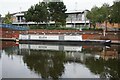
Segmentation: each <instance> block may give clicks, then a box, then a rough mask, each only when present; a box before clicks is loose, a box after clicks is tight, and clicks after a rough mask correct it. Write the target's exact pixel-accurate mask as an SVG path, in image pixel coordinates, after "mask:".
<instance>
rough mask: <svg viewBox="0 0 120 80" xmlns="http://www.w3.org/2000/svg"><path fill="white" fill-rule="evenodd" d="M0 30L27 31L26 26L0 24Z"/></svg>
mask: <svg viewBox="0 0 120 80" xmlns="http://www.w3.org/2000/svg"><path fill="white" fill-rule="evenodd" d="M0 28H8V29H13V30H29V28H28V27H27V26H15V25H11V24H0Z"/></svg>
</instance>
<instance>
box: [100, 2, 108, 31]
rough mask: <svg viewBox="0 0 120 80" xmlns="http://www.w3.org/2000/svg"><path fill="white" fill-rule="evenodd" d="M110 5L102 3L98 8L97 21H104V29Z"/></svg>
mask: <svg viewBox="0 0 120 80" xmlns="http://www.w3.org/2000/svg"><path fill="white" fill-rule="evenodd" d="M109 12H110V7H109V4H106V3H104V4H103V6H102V7H100V9H99V14H98V22H99V23H104V22H105V28H106V29H105V30H107V23H108V21H109V15H110V13H109Z"/></svg>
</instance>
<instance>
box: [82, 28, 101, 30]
mask: <svg viewBox="0 0 120 80" xmlns="http://www.w3.org/2000/svg"><path fill="white" fill-rule="evenodd" d="M82 30H103V29H102V28H88V27H86V28H82Z"/></svg>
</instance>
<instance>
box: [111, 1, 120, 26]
mask: <svg viewBox="0 0 120 80" xmlns="http://www.w3.org/2000/svg"><path fill="white" fill-rule="evenodd" d="M110 22H111V23H118V27H120V0H116V1H115V2H114V4H113V5H112V6H111V13H110Z"/></svg>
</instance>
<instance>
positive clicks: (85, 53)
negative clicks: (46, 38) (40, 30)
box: [2, 44, 120, 79]
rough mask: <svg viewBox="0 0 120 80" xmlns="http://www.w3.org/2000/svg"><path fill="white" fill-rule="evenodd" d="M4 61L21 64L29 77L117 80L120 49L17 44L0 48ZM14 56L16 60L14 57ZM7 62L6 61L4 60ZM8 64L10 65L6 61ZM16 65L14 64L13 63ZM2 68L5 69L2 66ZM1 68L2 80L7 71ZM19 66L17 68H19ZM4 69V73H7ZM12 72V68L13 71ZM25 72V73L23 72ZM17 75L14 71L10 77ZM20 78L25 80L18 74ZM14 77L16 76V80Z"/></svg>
mask: <svg viewBox="0 0 120 80" xmlns="http://www.w3.org/2000/svg"><path fill="white" fill-rule="evenodd" d="M3 51H4V53H3V56H2V57H3V58H6V56H8V57H7V58H10V59H12V60H13V61H14V60H16V61H15V62H17V64H19V65H21V63H19V62H18V60H17V59H18V56H20V60H21V61H22V65H23V66H21V67H23V68H24V67H25V69H21V71H23V73H24V74H25V75H27V74H28V73H32V74H29V76H27V77H28V78H29V77H31V75H32V77H36V78H44V79H47V78H52V79H58V78H120V74H119V73H120V69H119V68H118V67H119V66H120V64H119V54H118V53H119V46H118V45H111V46H101V45H95V46H91V45H89V46H88V45H80V46H75V45H74V46H69V45H48V44H19V45H14V46H13V47H4V48H3ZM16 56H17V57H16ZM3 60H4V61H3V62H6V59H3ZM6 63H9V62H6ZM12 64H14V65H16V64H15V63H12ZM3 66H6V64H4V65H3ZM8 66H12V65H10V64H9V65H7V67H5V68H3V77H15V76H13V75H12V76H8V75H9V74H10V73H7V74H8V75H6V72H9V71H10V70H9V69H8ZM21 67H18V69H20V68H21ZM6 70H7V71H6ZM13 70H14V69H13ZM26 70H27V71H26ZM14 73H16V72H15V70H14V71H13V74H14ZM19 76H21V77H23V78H24V77H25V76H23V75H20V74H19ZM19 76H17V77H19Z"/></svg>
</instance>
